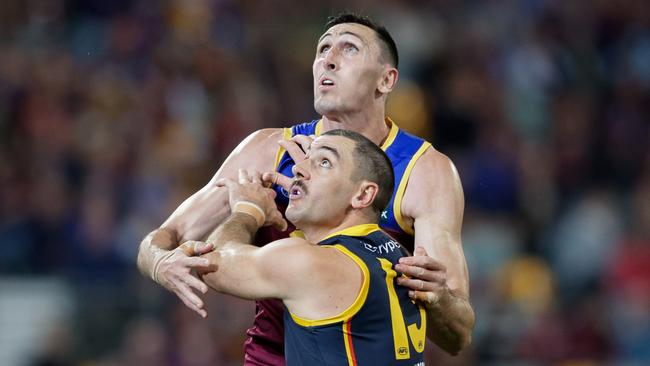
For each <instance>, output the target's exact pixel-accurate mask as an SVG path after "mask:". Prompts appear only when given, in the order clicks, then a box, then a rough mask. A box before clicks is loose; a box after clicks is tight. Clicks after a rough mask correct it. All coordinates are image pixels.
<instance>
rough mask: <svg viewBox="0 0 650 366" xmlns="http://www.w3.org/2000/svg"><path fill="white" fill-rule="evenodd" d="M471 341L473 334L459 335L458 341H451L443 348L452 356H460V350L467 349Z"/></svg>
mask: <svg viewBox="0 0 650 366" xmlns="http://www.w3.org/2000/svg"><path fill="white" fill-rule="evenodd" d="M471 343H472V335H471V334H467V335H465V336H462V337H459V338H458V339H457V341H456V342H450V343H448V344H446V345H445V346H444V347H441V348H442V349H443V350H444V351H445V352H447V353H448V354H449V355H451V356H458V355H459V354H460V352H461V351H463V350H464V349H466V348H467V347H468V346H469V345H470V344H471Z"/></svg>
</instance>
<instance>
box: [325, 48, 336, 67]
mask: <svg viewBox="0 0 650 366" xmlns="http://www.w3.org/2000/svg"><path fill="white" fill-rule="evenodd" d="M336 53H337V51H336V48H332V49H330V50H329V52H327V55H325V62H324V66H325V69H327V70H329V71H334V70H336V68H337V67H338V59H337V55H336Z"/></svg>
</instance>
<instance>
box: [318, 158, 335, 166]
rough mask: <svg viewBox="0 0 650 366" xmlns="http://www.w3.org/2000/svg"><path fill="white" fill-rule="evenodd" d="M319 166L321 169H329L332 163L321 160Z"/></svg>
mask: <svg viewBox="0 0 650 366" xmlns="http://www.w3.org/2000/svg"><path fill="white" fill-rule="evenodd" d="M319 165H320V166H321V167H323V168H331V167H332V163H331V162H330V161H329V160H327V159H323V160H321V161H320V164H319Z"/></svg>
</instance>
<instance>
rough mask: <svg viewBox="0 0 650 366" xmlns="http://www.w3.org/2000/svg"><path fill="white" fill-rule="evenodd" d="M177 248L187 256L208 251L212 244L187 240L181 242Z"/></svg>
mask: <svg viewBox="0 0 650 366" xmlns="http://www.w3.org/2000/svg"><path fill="white" fill-rule="evenodd" d="M178 249H180V250H182V251H183V253H185V255H187V256H188V257H193V256H198V255H202V254H206V253H210V252H211V251H212V250H213V249H214V245H212V244H209V243H205V242H202V241H195V240H188V241H186V242H185V243H183V244H181V245H180V246H179V247H178Z"/></svg>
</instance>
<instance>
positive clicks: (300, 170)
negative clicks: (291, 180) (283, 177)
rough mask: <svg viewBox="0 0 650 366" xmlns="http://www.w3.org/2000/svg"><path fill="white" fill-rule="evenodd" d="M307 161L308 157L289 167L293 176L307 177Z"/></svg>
mask: <svg viewBox="0 0 650 366" xmlns="http://www.w3.org/2000/svg"><path fill="white" fill-rule="evenodd" d="M308 161H309V159H305V160H303V161H301V162H299V163H296V164H295V165H294V166H293V168H291V172H292V173H293V176H294V177H295V178H301V179H309V177H310V175H309V170H308V169H307V164H308Z"/></svg>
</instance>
